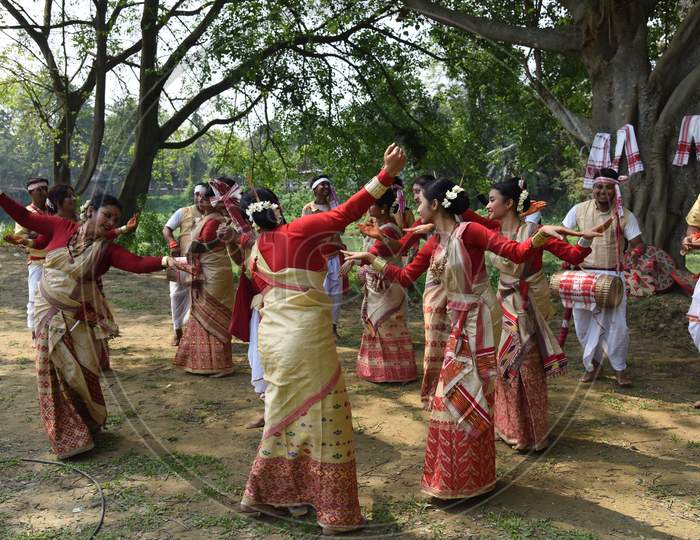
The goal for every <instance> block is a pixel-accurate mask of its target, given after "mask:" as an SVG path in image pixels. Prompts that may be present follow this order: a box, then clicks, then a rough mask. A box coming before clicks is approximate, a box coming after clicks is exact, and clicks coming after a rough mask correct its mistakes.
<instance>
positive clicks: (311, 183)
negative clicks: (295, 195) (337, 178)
mask: <svg viewBox="0 0 700 540" xmlns="http://www.w3.org/2000/svg"><path fill="white" fill-rule="evenodd" d="M319 178H325V179H326V180H327V181H328V183H329V184H330V182H331V181H330V179H329V178H328V175H327V174H319V175H317V176H314V177H313V178H312V179H311V180H309V189H311V186H313V185H314V182H315V181H316V180H318V179H319Z"/></svg>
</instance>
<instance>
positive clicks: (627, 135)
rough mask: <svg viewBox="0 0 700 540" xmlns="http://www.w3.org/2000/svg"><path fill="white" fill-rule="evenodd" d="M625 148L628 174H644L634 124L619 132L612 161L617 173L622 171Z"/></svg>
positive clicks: (623, 127) (625, 126)
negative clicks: (621, 162)
mask: <svg viewBox="0 0 700 540" xmlns="http://www.w3.org/2000/svg"><path fill="white" fill-rule="evenodd" d="M623 148H624V151H625V156H626V157H627V171H628V174H629V175H633V174H636V173H640V172H642V171H643V170H644V164H643V163H642V158H641V156H640V155H639V145H638V144H637V135H636V134H635V132H634V126H633V125H632V124H625V125H624V126H622V127H621V128H620V129H618V130H617V140H616V142H615V157H614V158H613V161H612V168H613V169H615V170H616V171H618V170H620V161H621V160H622V150H623ZM618 196H619V193H618Z"/></svg>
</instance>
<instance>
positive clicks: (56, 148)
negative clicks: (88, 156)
mask: <svg viewBox="0 0 700 540" xmlns="http://www.w3.org/2000/svg"><path fill="white" fill-rule="evenodd" d="M71 105H72V104H71V103H70V100H67V103H66V104H65V105H64V111H65V113H64V116H63V118H62V119H61V122H60V123H59V124H58V125H57V126H56V127H55V128H54V132H55V134H54V139H53V181H54V184H56V185H59V184H66V185H70V183H71V170H70V159H71V142H72V140H73V134H74V133H75V123H76V120H77V118H76V115H75V114H74V113H73V110H74V108H73V107H72V106H71Z"/></svg>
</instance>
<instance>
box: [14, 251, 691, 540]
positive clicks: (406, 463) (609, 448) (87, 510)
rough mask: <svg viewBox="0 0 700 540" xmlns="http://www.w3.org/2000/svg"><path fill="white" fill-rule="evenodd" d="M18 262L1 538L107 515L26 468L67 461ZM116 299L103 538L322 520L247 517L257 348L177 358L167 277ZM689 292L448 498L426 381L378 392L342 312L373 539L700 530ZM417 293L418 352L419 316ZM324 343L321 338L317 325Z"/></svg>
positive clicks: (38, 470) (572, 348)
mask: <svg viewBox="0 0 700 540" xmlns="http://www.w3.org/2000/svg"><path fill="white" fill-rule="evenodd" d="M25 275H26V274H25V267H24V258H23V256H22V255H21V254H20V253H19V252H18V251H16V250H14V249H8V248H0V298H1V299H2V301H1V302H0V458H1V459H2V460H3V461H2V462H0V538H17V539H20V538H21V539H27V538H38V539H39V538H46V539H48V538H51V539H54V538H59V539H60V538H66V539H68V538H70V539H71V540H75V539H78V538H86V537H88V536H89V534H90V531H91V530H92V529H93V528H94V526H95V525H96V523H97V521H98V517H99V513H100V504H101V503H100V498H99V496H98V495H97V493H96V489H95V487H94V485H92V484H91V483H90V482H88V481H87V480H86V479H85V478H83V477H81V476H79V475H78V474H77V473H75V472H74V471H72V470H70V469H64V468H60V467H57V466H51V465H40V464H32V463H25V462H21V461H20V460H21V459H22V458H41V459H49V460H51V459H54V457H53V455H52V454H51V453H50V451H49V447H48V443H47V441H46V438H45V435H44V432H43V427H42V423H41V420H40V418H39V414H38V406H37V402H36V387H35V385H36V382H35V372H34V360H33V350H32V346H31V339H30V335H29V333H28V331H27V329H26V328H25V327H24V321H25V312H24V310H25V303H26V280H25ZM105 287H106V295H107V298H108V299H109V300H110V302H111V303H112V306H113V307H114V309H115V314H116V318H117V321H118V323H119V325H120V328H121V336H120V337H118V338H117V339H115V340H114V341H113V342H112V343H111V349H112V352H111V358H112V366H113V369H114V371H113V372H112V373H109V374H106V375H104V376H103V388H104V392H105V397H106V399H107V406H108V409H109V413H110V419H109V423H108V426H107V430H106V431H105V432H104V433H103V434H102V436H101V437H100V439H99V442H98V446H97V448H96V449H95V450H94V451H93V452H91V453H89V454H87V455H84V456H82V457H79V458H76V459H73V460H71V461H70V462H69V463H70V464H71V465H72V466H75V467H77V468H80V469H81V470H83V471H85V472H87V473H89V474H91V475H92V476H93V477H94V478H95V479H96V480H97V481H99V482H100V484H101V485H102V488H103V490H104V494H105V500H106V504H107V511H106V516H105V520H104V525H103V528H102V531H101V532H100V533H99V535H98V538H103V539H108V538H144V539H152V538H302V537H307V536H308V535H314V534H317V533H318V529H317V528H316V527H315V525H314V523H313V520H312V519H311V518H307V519H305V520H301V521H295V522H291V521H290V522H279V521H271V520H250V519H248V518H247V517H243V516H241V515H239V514H238V513H236V512H235V510H234V508H235V503H236V502H237V500H238V499H239V497H240V494H241V490H242V488H243V486H244V484H245V479H246V477H247V473H248V469H249V466H250V463H251V461H252V458H253V455H254V453H255V450H256V446H257V443H258V441H259V437H260V431H258V430H247V429H245V428H244V424H245V423H246V422H247V421H249V420H250V419H251V418H253V417H254V416H256V415H257V414H258V413H260V412H261V411H262V403H261V402H260V401H259V400H258V399H257V398H256V396H255V394H254V393H253V391H252V388H251V386H250V382H249V381H250V370H249V368H248V366H247V362H246V361H245V356H244V354H245V347H244V346H243V345H240V344H239V345H236V346H235V355H236V361H237V368H238V369H237V372H236V374H235V375H233V376H232V377H229V378H225V379H209V378H204V377H197V376H192V375H186V374H184V373H182V372H181V371H178V370H177V369H175V368H173V367H172V366H171V363H170V361H171V359H172V356H173V354H174V349H173V348H172V347H170V345H169V341H170V337H171V328H170V324H169V301H168V288H167V282H166V281H165V280H164V278H163V277H162V276H133V275H128V274H126V273H123V272H119V271H115V270H111V271H110V272H109V274H107V276H106V277H105ZM688 304H689V299H688V298H685V297H682V296H676V295H670V296H666V297H659V298H654V299H651V300H645V301H642V302H635V303H633V304H632V305H631V306H630V316H629V319H630V321H631V329H632V330H631V332H632V350H631V355H630V364H631V375H632V376H633V378H634V381H635V385H634V386H633V387H632V388H630V389H626V390H621V389H619V388H617V387H616V386H615V385H614V383H613V381H612V379H611V378H605V379H603V380H601V381H599V382H597V383H596V384H595V385H594V386H592V387H589V386H581V385H579V384H578V383H577V378H578V375H579V369H580V367H579V366H580V362H579V361H578V352H579V351H578V346H577V344H576V343H575V337H574V336H573V335H572V336H570V339H569V344H568V351H567V352H568V353H569V356H570V358H571V359H572V361H571V366H572V369H570V371H569V373H568V374H567V375H565V376H563V377H559V378H556V379H554V380H552V381H551V385H550V411H551V415H550V417H551V422H552V423H553V424H554V428H553V432H554V434H555V437H556V442H555V444H553V446H552V447H551V449H550V450H549V451H547V452H544V453H541V454H533V455H520V454H517V453H515V452H513V451H512V450H511V449H510V448H509V447H507V446H506V445H504V444H502V443H497V452H498V462H497V468H498V475H499V482H498V489H497V491H496V492H495V493H493V494H491V495H489V496H487V497H482V498H479V499H478V500H472V501H469V502H467V503H462V504H459V505H457V506H455V507H452V508H436V507H434V506H432V505H431V504H430V501H429V500H428V499H427V498H426V497H425V496H423V495H421V494H420V492H419V481H420V473H421V467H422V461H423V449H424V446H423V445H424V440H425V435H426V430H427V413H425V412H423V411H422V410H421V407H420V401H419V396H418V394H419V383H412V384H408V385H403V386H401V385H382V386H379V385H374V384H371V383H367V382H365V381H361V380H359V379H358V378H357V377H356V376H355V374H354V361H355V354H356V351H357V347H358V345H359V336H360V331H361V330H360V325H359V321H358V314H359V302H358V300H357V299H351V300H350V302H349V303H348V305H346V306H345V308H344V311H343V319H342V323H341V333H342V336H343V337H342V339H341V340H340V342H339V352H340V354H341V358H342V362H343V366H344V368H345V373H346V377H347V379H346V380H347V383H348V387H349V391H350V395H351V397H352V406H353V413H354V423H355V428H356V445H357V456H358V479H359V483H360V498H361V504H362V506H363V508H364V512H365V515H366V516H367V517H368V519H369V520H370V522H369V526H368V528H367V529H366V530H365V531H363V533H362V535H361V536H363V537H372V536H375V537H382V538H386V537H389V536H393V535H396V537H401V538H436V539H437V538H467V537H472V538H513V539H516V538H552V539H555V538H557V539H591V538H659V539H669V538H684V539H685V538H687V539H698V538H700V460H699V458H700V414H699V413H698V412H697V411H694V410H693V409H691V408H690V407H689V404H690V403H691V402H693V401H695V400H696V399H699V398H700V357H699V355H698V354H697V351H695V349H694V348H693V346H692V343H691V342H690V339H689V338H688V336H687V331H686V321H685V318H684V313H685V310H686V309H687V306H688ZM418 309H419V306H418V305H417V303H416V302H415V301H413V305H412V309H411V312H412V313H411V318H412V332H413V335H414V344H415V346H416V358H417V359H418V361H419V363H420V359H421V358H422V320H421V318H420V312H419V310H418ZM310 339H312V336H310Z"/></svg>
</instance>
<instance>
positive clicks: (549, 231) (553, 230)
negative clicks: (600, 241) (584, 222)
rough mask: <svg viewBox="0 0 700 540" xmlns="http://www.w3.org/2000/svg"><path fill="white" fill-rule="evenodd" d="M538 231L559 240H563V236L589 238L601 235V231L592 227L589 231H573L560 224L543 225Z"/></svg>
mask: <svg viewBox="0 0 700 540" xmlns="http://www.w3.org/2000/svg"><path fill="white" fill-rule="evenodd" d="M540 232H541V233H544V234H546V235H547V236H551V237H553V238H558V239H559V240H563V239H564V237H565V236H578V237H583V238H586V239H589V240H590V239H591V238H598V237H600V236H603V233H602V232H597V231H595V230H594V229H591V230H590V231H574V230H573V229H569V228H568V227H564V226H562V225H544V226H543V227H541V228H540Z"/></svg>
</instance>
